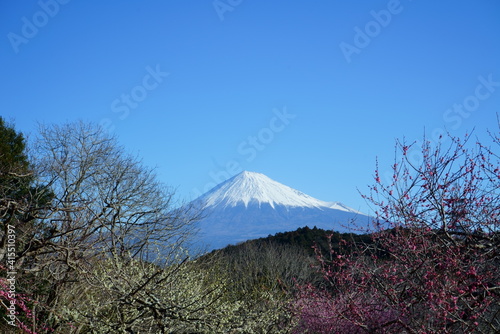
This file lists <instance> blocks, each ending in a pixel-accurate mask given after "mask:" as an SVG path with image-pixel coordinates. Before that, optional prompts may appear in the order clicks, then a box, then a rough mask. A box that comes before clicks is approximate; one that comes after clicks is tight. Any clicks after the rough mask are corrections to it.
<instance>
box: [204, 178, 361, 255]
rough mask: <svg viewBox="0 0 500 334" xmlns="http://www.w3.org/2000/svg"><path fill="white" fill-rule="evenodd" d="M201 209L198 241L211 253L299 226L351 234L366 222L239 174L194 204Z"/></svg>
mask: <svg viewBox="0 0 500 334" xmlns="http://www.w3.org/2000/svg"><path fill="white" fill-rule="evenodd" d="M195 203H196V205H197V206H199V207H201V208H203V209H204V213H205V216H206V217H205V218H204V219H202V220H201V221H200V225H199V228H200V237H201V239H202V240H203V242H204V243H205V244H206V245H207V246H208V247H209V248H211V249H214V248H221V247H224V246H226V245H228V244H235V243H238V242H242V241H245V240H248V239H255V238H260V237H266V236H268V235H270V234H274V233H277V232H284V231H291V230H295V229H297V228H299V227H304V226H310V227H313V226H317V227H318V228H324V229H333V230H335V231H340V232H352V231H353V228H354V227H356V226H355V225H354V224H353V222H354V221H355V222H356V225H357V226H358V227H366V224H367V223H368V222H369V219H370V218H369V217H368V216H366V215H364V214H362V213H360V212H358V211H356V210H353V209H351V208H349V207H347V206H345V205H344V204H342V203H339V202H325V201H321V200H318V199H316V198H314V197H311V196H309V195H306V194H304V193H302V192H300V191H298V190H295V189H293V188H290V187H288V186H286V185H283V184H281V183H279V182H276V181H274V180H272V179H270V178H269V177H267V176H265V175H263V174H260V173H253V172H246V171H245V172H242V173H240V174H238V175H236V176H234V177H232V178H230V179H228V180H226V181H224V182H222V183H221V184H219V185H218V186H216V187H215V188H213V189H212V190H210V191H209V192H207V193H205V194H204V195H202V196H200V197H199V198H198V199H196V200H195Z"/></svg>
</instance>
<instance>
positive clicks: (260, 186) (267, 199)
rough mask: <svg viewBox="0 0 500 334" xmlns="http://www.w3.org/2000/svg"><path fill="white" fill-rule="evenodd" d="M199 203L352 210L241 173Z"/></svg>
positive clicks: (212, 191) (271, 181)
mask: <svg viewBox="0 0 500 334" xmlns="http://www.w3.org/2000/svg"><path fill="white" fill-rule="evenodd" d="M200 200H202V201H203V203H204V206H205V207H213V206H218V207H234V206H236V205H240V204H243V205H244V206H245V207H248V205H249V204H250V203H256V204H257V203H258V205H259V206H260V205H261V204H263V203H267V204H269V205H270V206H271V207H272V208H275V205H283V206H288V207H307V208H319V209H321V208H335V209H338V210H343V211H351V212H354V211H355V210H352V209H350V208H348V207H346V206H344V205H343V204H341V203H332V202H324V201H321V200H318V199H316V198H314V197H311V196H309V195H306V194H304V193H302V192H300V191H298V190H295V189H293V188H290V187H288V186H286V185H283V184H281V183H279V182H276V181H274V180H272V179H270V178H269V177H267V176H266V175H264V174H260V173H255V172H247V171H244V172H241V173H240V174H237V175H235V176H233V177H232V178H230V179H228V180H226V181H225V182H223V183H221V184H219V185H218V186H217V187H215V188H213V189H212V190H210V191H209V192H207V193H206V194H204V195H203V196H202V197H201V198H200Z"/></svg>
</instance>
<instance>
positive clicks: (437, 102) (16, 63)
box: [0, 0, 500, 212]
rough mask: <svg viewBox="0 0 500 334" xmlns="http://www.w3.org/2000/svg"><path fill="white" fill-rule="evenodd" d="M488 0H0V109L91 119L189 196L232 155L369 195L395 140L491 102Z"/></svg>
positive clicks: (297, 180)
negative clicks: (369, 187)
mask: <svg viewBox="0 0 500 334" xmlns="http://www.w3.org/2000/svg"><path fill="white" fill-rule="evenodd" d="M499 17H500V3H499V2H498V1H495V0H480V1H472V0H471V1H439V2H436V1H434V2H431V1H423V0H419V1H417V0H413V1H411V0H401V1H395V0H391V1H374V0H372V1H356V2H354V1H347V0H342V1H326V0H321V1H315V2H311V1H305V0H304V1H287V2H285V1H264V0H253V1H249V0H243V1H240V0H216V1H213V0H207V1H161V0H158V1H154V0H152V1H142V2H140V1H111V0H110V1H101V2H98V1H78V0H40V1H2V2H1V3H0V36H1V37H2V38H1V39H0V89H1V92H2V98H1V99H0V115H2V116H3V117H5V118H6V119H7V120H11V121H13V122H14V124H15V126H16V128H17V129H18V130H20V131H23V132H24V133H26V134H36V128H37V126H36V124H37V122H44V123H49V124H50V123H62V122H66V121H76V120H80V119H83V120H86V121H91V122H95V123H100V124H102V125H103V126H104V127H105V128H106V129H108V130H109V131H111V132H112V133H114V134H116V135H117V137H118V139H119V141H120V143H121V144H122V145H124V146H125V147H126V148H127V149H128V150H129V151H130V152H132V153H134V154H138V155H139V156H141V157H142V158H143V160H144V162H145V163H146V164H147V165H150V166H156V167H157V172H158V174H159V177H160V178H161V180H162V181H164V182H165V183H167V184H169V185H171V186H173V187H176V188H177V194H178V195H179V198H182V199H186V200H188V199H190V198H193V197H194V196H196V195H197V194H200V193H201V192H204V191H205V190H208V189H209V188H210V187H211V186H212V185H214V184H215V183H216V182H219V181H222V180H223V179H225V178H226V177H228V176H231V175H233V174H234V173H235V172H237V171H239V170H243V169H244V170H250V171H256V172H261V173H264V174H266V175H268V176H269V177H271V178H273V179H275V180H277V181H279V182H282V183H284V184H287V185H289V186H291V187H293V188H296V189H298V190H301V191H303V192H305V193H307V194H309V195H311V196H314V197H316V198H318V199H321V200H326V201H342V202H344V203H345V204H346V205H348V206H351V207H353V208H355V209H358V210H362V211H365V212H366V211H369V210H368V208H367V204H366V203H365V202H364V200H363V199H362V198H361V197H360V196H359V194H358V189H359V190H360V191H362V192H366V191H367V185H368V184H371V183H372V181H373V174H374V169H375V159H376V157H378V159H379V161H380V165H381V169H382V172H383V171H384V169H385V170H389V166H390V164H391V162H392V159H393V156H394V142H395V139H397V138H402V137H403V136H404V137H406V138H407V139H408V140H409V141H413V140H419V139H421V138H422V135H423V133H424V130H425V131H426V132H427V133H428V135H430V136H432V133H433V132H435V133H439V131H443V130H448V131H450V133H452V134H453V135H461V134H463V133H464V132H466V131H470V130H471V129H473V128H475V131H476V134H478V135H479V136H481V138H484V140H487V136H485V135H484V133H485V131H486V130H487V129H491V130H495V129H496V128H497V126H496V113H497V112H499V111H500V38H499V33H500V20H499V19H498V18H499Z"/></svg>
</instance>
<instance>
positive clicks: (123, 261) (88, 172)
mask: <svg viewBox="0 0 500 334" xmlns="http://www.w3.org/2000/svg"><path fill="white" fill-rule="evenodd" d="M31 156H32V162H33V168H34V171H35V173H34V177H35V179H36V182H37V183H38V184H40V185H43V186H44V189H47V188H50V190H51V195H52V196H51V201H50V202H49V203H45V204H44V205H43V206H41V207H37V208H32V209H31V211H30V212H26V214H31V215H32V216H33V220H34V221H35V223H34V224H32V227H31V229H30V230H29V231H25V234H26V238H25V239H26V240H25V242H24V243H23V247H22V249H19V251H18V254H17V255H18V256H17V258H18V261H17V265H18V267H19V269H20V272H25V273H29V274H30V275H32V277H34V280H36V281H37V282H38V283H40V282H44V289H45V291H48V292H46V293H45V295H43V294H39V295H37V299H38V300H39V301H40V303H39V304H37V305H39V306H37V307H38V308H40V310H38V311H39V312H38V314H39V315H40V318H43V319H45V320H47V321H48V323H49V324H50V325H51V326H52V328H54V329H57V328H58V326H61V324H62V322H61V319H64V316H63V314H61V311H60V310H61V309H60V308H59V307H60V306H63V305H65V303H66V302H67V300H64V298H68V297H69V296H68V294H67V291H69V290H68V289H69V287H70V286H75V285H78V284H95V282H97V281H100V282H101V283H102V284H104V281H106V285H105V287H107V288H108V289H109V290H113V291H115V292H117V291H118V290H117V289H116V288H117V286H119V285H121V284H123V283H124V281H123V279H122V277H121V276H120V272H121V271H120V268H121V267H123V266H127V265H136V264H137V263H142V262H144V263H148V268H150V269H149V270H145V271H144V272H143V273H142V274H141V275H140V276H138V278H137V281H136V282H132V281H131V282H129V284H128V285H129V290H128V292H127V293H130V292H131V291H135V290H137V292H138V291H139V290H141V289H146V287H147V285H148V284H153V283H160V282H161V279H160V281H158V280H157V278H158V277H162V275H163V276H165V275H167V273H165V272H164V268H167V267H169V266H172V265H175V264H177V265H178V263H179V262H182V260H183V258H182V257H181V255H182V254H184V256H186V255H185V253H184V251H183V250H182V246H183V245H184V244H185V242H186V241H187V240H188V239H189V238H190V236H191V235H192V232H193V226H194V225H193V223H194V222H195V221H196V219H197V214H196V212H195V211H194V210H192V208H190V207H187V206H182V208H183V209H182V210H178V209H176V206H175V204H176V203H174V195H173V194H174V193H173V191H172V190H171V189H168V188H166V187H165V186H163V185H162V183H160V182H159V181H158V179H157V177H156V175H155V173H154V171H153V170H152V169H150V168H147V167H145V166H144V165H143V164H142V163H141V161H140V160H138V159H137V158H135V157H133V156H131V155H129V154H127V153H126V152H125V151H124V149H123V148H121V147H120V146H119V145H118V144H117V141H116V139H114V138H112V137H110V136H109V135H107V134H106V133H105V132H104V131H103V130H102V129H100V128H99V127H97V126H94V125H91V124H86V123H83V122H80V123H73V124H66V125H61V126H56V125H54V126H42V127H40V132H39V137H38V138H37V140H36V142H35V144H34V147H33V149H32V151H31ZM34 189H36V187H35V188H34ZM179 207H181V206H179ZM104 263H106V265H107V270H108V271H109V275H107V276H102V275H103V272H102V271H100V272H99V271H98V270H97V271H96V269H97V268H100V267H102V266H103V264H104ZM151 268H155V269H154V270H153V269H151ZM98 272H99V275H97V273H98ZM134 284H136V285H135V286H134ZM31 292H33V293H34V294H35V292H34V291H31ZM114 297H115V298H116V299H115V300H107V301H106V303H110V302H111V303H113V302H115V303H117V302H118V301H119V300H122V299H123V298H125V296H124V295H120V294H119V293H118V294H117V293H115V294H114ZM42 305H45V306H44V307H42ZM94 306H95V307H97V308H98V307H99V305H94ZM87 320H88V321H90V320H89V319H87Z"/></svg>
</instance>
